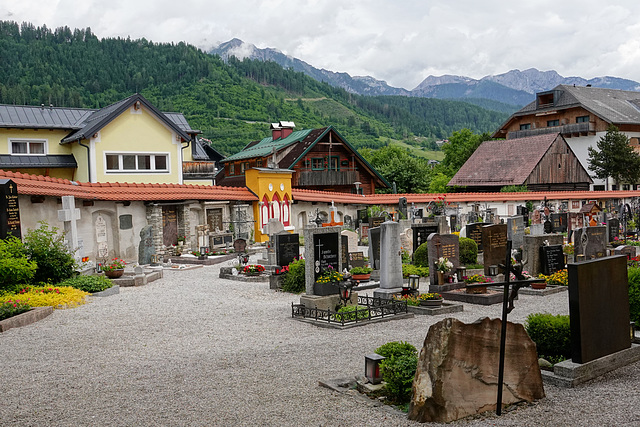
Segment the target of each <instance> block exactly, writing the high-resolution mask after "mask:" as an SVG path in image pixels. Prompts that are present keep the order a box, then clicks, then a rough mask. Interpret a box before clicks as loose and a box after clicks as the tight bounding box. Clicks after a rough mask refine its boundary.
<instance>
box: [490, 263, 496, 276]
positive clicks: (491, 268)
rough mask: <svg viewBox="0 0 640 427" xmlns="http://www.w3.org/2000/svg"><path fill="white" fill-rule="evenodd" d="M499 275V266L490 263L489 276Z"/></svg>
mask: <svg viewBox="0 0 640 427" xmlns="http://www.w3.org/2000/svg"><path fill="white" fill-rule="evenodd" d="M497 275H498V266H497V265H490V266H489V276H497Z"/></svg>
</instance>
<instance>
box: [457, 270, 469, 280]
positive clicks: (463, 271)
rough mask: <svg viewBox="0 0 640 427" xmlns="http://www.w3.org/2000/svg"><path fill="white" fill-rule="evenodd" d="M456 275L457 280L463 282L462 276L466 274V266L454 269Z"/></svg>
mask: <svg viewBox="0 0 640 427" xmlns="http://www.w3.org/2000/svg"><path fill="white" fill-rule="evenodd" d="M456 276H457V278H458V282H464V278H465V277H466V276H467V267H458V268H457V269H456Z"/></svg>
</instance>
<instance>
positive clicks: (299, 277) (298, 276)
mask: <svg viewBox="0 0 640 427" xmlns="http://www.w3.org/2000/svg"><path fill="white" fill-rule="evenodd" d="M282 290H283V291H285V292H291V293H293V294H299V293H300V292H303V291H304V290H305V272H304V260H303V259H300V260H297V261H293V262H292V263H291V264H289V271H288V272H287V274H286V275H285V277H284V279H283V280H282Z"/></svg>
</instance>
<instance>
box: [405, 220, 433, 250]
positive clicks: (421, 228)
mask: <svg viewBox="0 0 640 427" xmlns="http://www.w3.org/2000/svg"><path fill="white" fill-rule="evenodd" d="M411 231H412V232H413V250H414V252H415V250H416V249H418V248H419V247H420V245H422V244H423V243H427V239H428V238H429V235H430V234H432V233H437V232H438V224H437V223H430V224H411Z"/></svg>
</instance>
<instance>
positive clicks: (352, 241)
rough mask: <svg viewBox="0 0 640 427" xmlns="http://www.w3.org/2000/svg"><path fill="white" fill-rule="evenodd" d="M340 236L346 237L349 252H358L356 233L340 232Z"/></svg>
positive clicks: (349, 231)
mask: <svg viewBox="0 0 640 427" xmlns="http://www.w3.org/2000/svg"><path fill="white" fill-rule="evenodd" d="M340 234H342V235H343V236H347V238H348V240H349V252H355V251H357V250H358V233H356V232H355V231H351V230H342V232H341V233H340Z"/></svg>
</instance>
